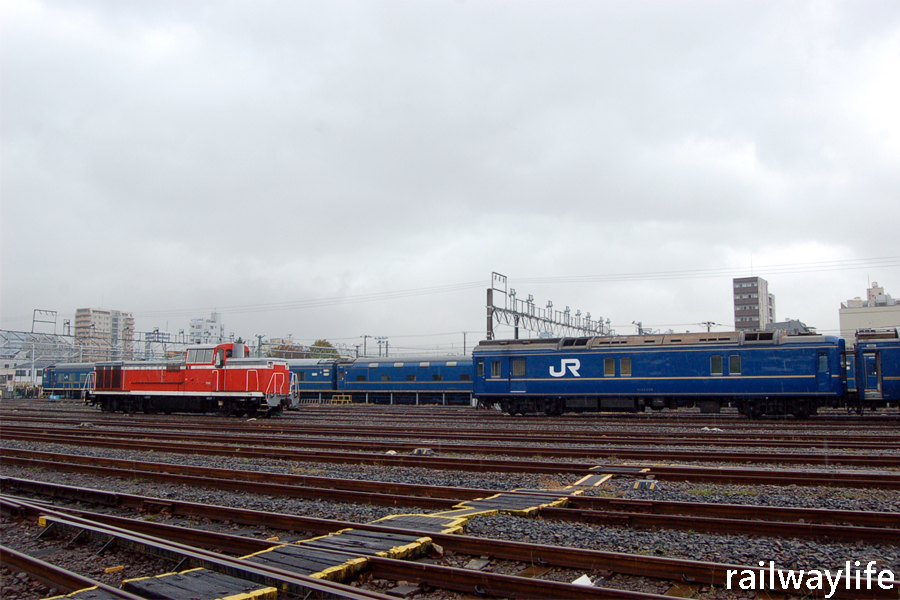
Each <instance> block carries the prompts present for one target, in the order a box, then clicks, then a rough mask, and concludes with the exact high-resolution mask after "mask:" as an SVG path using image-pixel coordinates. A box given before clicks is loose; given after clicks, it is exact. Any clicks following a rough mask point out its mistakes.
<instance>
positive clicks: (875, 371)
mask: <svg viewBox="0 0 900 600" xmlns="http://www.w3.org/2000/svg"><path fill="white" fill-rule="evenodd" d="M876 375H878V365H876V364H875V361H874V360H873V361H871V362H869V376H870V377H875V376H876Z"/></svg>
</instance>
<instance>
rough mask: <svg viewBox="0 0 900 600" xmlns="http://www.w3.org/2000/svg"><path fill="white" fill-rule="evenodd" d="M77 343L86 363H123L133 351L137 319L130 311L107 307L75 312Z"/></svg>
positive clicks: (83, 309)
mask: <svg viewBox="0 0 900 600" xmlns="http://www.w3.org/2000/svg"><path fill="white" fill-rule="evenodd" d="M75 341H76V343H78V344H79V345H80V346H81V347H82V348H83V355H82V359H83V360H90V361H102V360H123V359H127V358H131V356H132V352H133V349H134V317H133V316H132V314H131V313H130V312H122V311H119V310H107V309H105V308H79V309H77V310H76V311H75Z"/></svg>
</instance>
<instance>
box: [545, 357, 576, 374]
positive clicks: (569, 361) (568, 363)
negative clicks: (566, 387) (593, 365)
mask: <svg viewBox="0 0 900 600" xmlns="http://www.w3.org/2000/svg"><path fill="white" fill-rule="evenodd" d="M567 367H568V369H569V371H571V372H572V375H574V376H575V377H581V375H579V374H578V369H580V368H581V361H580V360H578V359H577V358H564V359H562V360H561V361H560V364H559V371H557V370H556V369H554V368H553V367H550V375H551V376H552V377H562V376H563V375H565V374H566V368H567Z"/></svg>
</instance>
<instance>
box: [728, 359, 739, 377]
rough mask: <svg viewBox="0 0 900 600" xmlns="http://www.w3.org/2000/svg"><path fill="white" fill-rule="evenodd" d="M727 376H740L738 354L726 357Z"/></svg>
mask: <svg viewBox="0 0 900 600" xmlns="http://www.w3.org/2000/svg"><path fill="white" fill-rule="evenodd" d="M728 374H729V375H740V374H741V355H740V354H732V355H731V356H729V357H728Z"/></svg>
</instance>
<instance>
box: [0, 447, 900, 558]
mask: <svg viewBox="0 0 900 600" xmlns="http://www.w3.org/2000/svg"><path fill="white" fill-rule="evenodd" d="M34 454H38V455H40V456H33V457H29V455H34ZM2 458H3V460H4V462H5V463H6V464H11V465H18V466H24V467H30V468H37V469H54V470H68V471H76V472H81V473H91V474H94V475H98V476H109V477H118V478H121V479H132V478H135V477H140V478H145V479H151V480H155V481H161V482H166V483H181V484H189V485H193V486H203V487H210V488H218V489H224V490H244V491H248V492H253V493H264V494H272V495H288V496H291V497H297V498H306V499H315V500H328V501H333V502H343V503H364V504H375V505H381V506H401V507H413V506H414V507H418V508H423V509H430V510H453V509H455V508H457V507H458V506H459V505H460V504H461V503H462V502H465V501H469V500H475V499H478V498H486V497H492V496H495V495H497V494H499V493H505V494H511V495H515V494H516V493H517V492H504V491H503V490H496V489H493V490H491V489H472V488H460V487H458V486H454V487H446V486H426V485H415V484H397V483H388V482H382V481H361V480H347V479H338V478H330V477H310V476H305V475H292V474H279V473H271V472H262V471H244V470H240V471H237V470H230V469H214V468H210V467H196V466H185V465H172V464H167V463H153V462H138V461H128V460H119V459H96V458H90V457H78V456H69V455H49V454H47V453H27V454H26V455H25V456H17V455H15V454H10V453H7V452H5V451H4V452H3V454H2ZM0 482H2V483H3V488H4V489H17V488H19V487H25V488H26V489H39V487H38V486H36V484H34V483H31V484H27V485H26V484H24V483H21V482H18V481H17V480H15V479H9V478H2V479H0ZM576 492H577V489H576V488H572V489H560V490H544V491H541V492H539V493H540V494H542V495H545V496H546V498H547V500H546V503H547V504H549V503H551V502H553V501H555V500H557V499H559V498H566V499H567V506H566V508H553V507H544V508H541V509H540V511H539V512H540V514H541V516H542V517H543V518H546V519H554V520H564V521H574V522H584V523H602V524H606V525H610V526H617V527H631V528H643V529H656V528H665V529H682V530H689V531H704V532H709V533H716V534H723V533H728V534H735V535H739V534H749V535H756V534H758V532H759V531H763V530H766V531H768V530H771V531H778V532H779V534H780V535H782V536H784V537H798V538H804V539H818V540H833V541H843V542H857V541H861V540H864V541H869V542H877V543H896V544H898V545H900V515H894V514H891V513H871V512H869V513H859V512H852V511H829V510H822V509H802V508H793V509H787V508H772V507H765V506H744V505H727V504H703V503H686V502H657V501H642V500H620V499H609V498H598V497H589V496H581V495H576ZM534 493H535V492H534V491H529V492H527V493H526V492H521V493H520V495H532V494H534Z"/></svg>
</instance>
